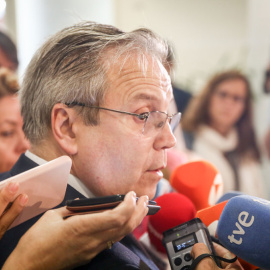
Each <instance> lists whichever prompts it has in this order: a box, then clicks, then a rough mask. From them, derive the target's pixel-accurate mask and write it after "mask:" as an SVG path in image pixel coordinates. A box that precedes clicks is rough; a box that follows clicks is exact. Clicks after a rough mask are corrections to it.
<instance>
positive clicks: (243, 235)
mask: <svg viewBox="0 0 270 270" xmlns="http://www.w3.org/2000/svg"><path fill="white" fill-rule="evenodd" d="M269 224H270V202H269V201H267V200H264V199H261V198H257V197H253V196H248V195H240V196H236V197H234V198H231V199H230V200H229V201H228V203H227V204H226V206H225V207H224V209H223V212H222V214H221V216H220V219H219V222H218V228H217V236H218V239H219V241H220V242H221V243H222V244H223V245H224V246H225V248H227V249H228V250H230V251H231V252H232V253H234V254H235V255H237V256H239V257H240V258H242V259H243V260H245V261H247V262H249V263H251V264H253V265H256V266H258V267H260V268H263V269H270V260H269V258H270V248H269V244H270V226H269Z"/></svg>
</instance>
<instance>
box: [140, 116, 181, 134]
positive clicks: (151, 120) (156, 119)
mask: <svg viewBox="0 0 270 270" xmlns="http://www.w3.org/2000/svg"><path fill="white" fill-rule="evenodd" d="M180 118H181V114H180V113H177V114H174V115H173V116H170V117H168V116H167V114H166V113H164V112H159V111H157V112H150V113H149V116H148V118H147V119H146V121H145V125H144V128H143V134H144V135H146V136H154V135H156V134H157V133H158V132H159V131H160V130H162V129H163V128H164V126H165V125H166V122H167V119H168V121H169V124H170V127H171V130H172V131H174V129H175V128H176V126H177V125H178V124H179V122H180Z"/></svg>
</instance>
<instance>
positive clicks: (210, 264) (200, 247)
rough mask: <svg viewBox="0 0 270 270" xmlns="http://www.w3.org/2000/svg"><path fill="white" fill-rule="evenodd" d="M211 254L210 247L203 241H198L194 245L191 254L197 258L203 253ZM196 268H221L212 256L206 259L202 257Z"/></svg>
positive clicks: (202, 269)
mask: <svg viewBox="0 0 270 270" xmlns="http://www.w3.org/2000/svg"><path fill="white" fill-rule="evenodd" d="M205 253H207V254H211V252H210V251H209V249H208V248H207V246H206V245H205V244H203V243H197V244H195V245H194V246H193V247H192V250H191V253H190V254H191V256H192V257H193V259H194V260H195V259H196V258H197V257H198V256H200V255H202V254H205ZM195 269H196V270H205V269H213V270H214V269H220V268H218V267H217V265H216V263H215V262H214V260H213V259H212V258H211V257H205V258H204V259H202V260H201V261H200V262H199V264H198V266H197V267H196V268H195Z"/></svg>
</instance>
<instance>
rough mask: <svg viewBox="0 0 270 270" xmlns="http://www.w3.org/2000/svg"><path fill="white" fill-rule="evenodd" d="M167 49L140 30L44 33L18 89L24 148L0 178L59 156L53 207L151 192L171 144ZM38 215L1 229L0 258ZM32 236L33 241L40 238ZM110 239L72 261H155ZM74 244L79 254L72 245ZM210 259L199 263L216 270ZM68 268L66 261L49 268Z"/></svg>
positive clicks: (82, 28) (96, 265)
mask: <svg viewBox="0 0 270 270" xmlns="http://www.w3.org/2000/svg"><path fill="white" fill-rule="evenodd" d="M167 53H168V47H167V45H166V42H164V41H163V40H162V39H161V38H160V37H158V36H157V35H156V34H155V33H153V32H152V31H150V30H148V29H138V30H134V31H132V32H123V31H121V30H119V29H117V28H115V27H113V26H109V25H101V24H96V23H92V22H85V23H80V24H78V25H74V26H71V27H68V28H65V29H63V30H62V31H60V32H58V33H56V34H55V35H53V36H52V37H51V38H50V39H49V40H48V41H47V42H45V44H44V45H43V46H42V47H41V48H40V49H39V50H38V51H37V53H36V54H35V55H34V57H33V59H32V60H31V62H30V64H29V66H28V68H27V70H26V73H25V77H24V81H23V84H22V86H21V90H20V97H21V108H22V116H23V119H24V126H23V130H24V132H25V134H26V137H27V138H28V139H29V141H30V143H31V147H30V150H29V151H27V152H26V154H23V155H22V156H21V157H20V158H19V160H18V162H17V163H16V164H15V165H14V167H13V168H12V169H11V171H9V172H7V173H4V174H2V175H1V176H0V179H1V180H3V179H6V178H8V177H10V176H13V175H16V174H19V173H21V172H24V171H26V170H29V169H31V168H34V167H35V166H38V165H41V164H43V163H45V162H48V161H49V160H52V159H55V158H57V157H59V156H62V155H67V156H69V157H70V158H71V159H72V168H71V174H70V177H69V181H68V187H67V190H66V194H65V198H64V201H63V203H62V204H61V205H63V204H64V203H65V201H66V200H68V199H69V200H70V199H75V198H83V197H94V196H105V195H112V194H126V193H128V192H129V191H130V190H133V191H135V192H136V194H137V196H143V195H148V197H149V198H152V197H153V196H154V195H155V191H156V186H157V183H158V181H159V180H160V179H161V178H162V172H161V170H162V169H163V168H164V167H165V166H166V150H167V149H168V148H171V147H173V146H174V145H175V137H174V135H173V133H172V131H173V129H174V127H175V126H176V125H177V124H178V123H179V120H180V114H179V113H175V114H174V115H168V114H167V113H166V112H167V110H168V107H169V104H170V101H171V99H172V98H173V94H172V87H171V81H170V77H169V75H168V73H167V71H166V69H165V68H164V65H165V62H166V56H167ZM139 201H140V202H144V201H145V200H143V201H142V200H139ZM39 218H40V217H35V218H33V219H30V220H28V221H26V222H24V223H22V224H20V225H19V226H17V227H14V228H12V229H10V230H9V231H8V232H6V234H5V235H4V236H3V238H2V239H1V241H0V264H1V265H2V264H3V262H4V261H5V260H6V258H7V257H8V256H9V254H10V253H11V252H12V250H13V249H14V248H15V246H16V244H17V243H18V241H19V239H20V237H21V236H22V235H23V234H24V233H25V232H26V231H27V230H28V229H29V228H30V227H31V226H32V225H33V224H35V223H36V222H37V220H38V219H39ZM47 218H48V215H47ZM72 218H73V217H71V218H70V219H72ZM67 220H69V219H67ZM121 222H126V219H123V220H122V221H121V220H120V221H119V223H120V224H121ZM134 222H135V221H134ZM37 224H38V223H36V224H35V225H34V227H33V228H37V227H36V225H37ZM55 226H56V227H57V223H56V224H55ZM131 227H133V226H132V225H131ZM80 229H81V228H80V226H78V231H80ZM74 231H75V233H76V230H74ZM46 232H47V233H49V234H50V233H52V231H51V230H46ZM43 233H44V232H43ZM27 234H28V232H27V233H26V235H27ZM28 237H29V234H28ZM40 237H41V239H40V245H46V243H43V242H44V241H45V240H44V238H43V237H42V234H41V235H40ZM68 237H69V235H68V234H66V238H68ZM24 239H25V238H24ZM26 239H27V238H26ZM30 239H31V237H30ZM45 239H46V238H45ZM111 240H112V241H109V242H108V249H106V250H104V251H102V252H101V253H99V254H98V255H97V256H96V257H95V258H94V259H92V260H91V262H86V261H84V262H83V263H84V265H83V266H79V268H78V269H102V270H104V269H110V270H120V269H142V270H143V269H153V270H154V269H155V270H157V269H158V268H157V266H156V265H155V264H154V263H153V261H152V260H151V259H150V257H149V255H148V253H147V252H146V251H145V250H144V247H143V246H141V245H140V243H138V242H137V241H136V239H134V237H132V236H131V235H128V236H126V237H125V238H123V239H122V240H121V241H120V242H117V239H111ZM113 242H117V243H115V244H113ZM61 243H62V241H59V245H61ZM90 244H91V243H90ZM112 244H113V245H112ZM29 245H31V241H29ZM19 246H20V242H19ZM194 247H195V246H194ZM57 248H58V247H57V246H55V249H57ZM73 248H74V247H73ZM77 248H78V257H79V258H78V261H81V260H82V258H81V257H80V256H82V257H84V256H83V255H82V254H81V253H80V251H81V246H80V245H79V246H77ZM51 252H55V250H54V249H52V250H51ZM205 252H209V250H207V249H206V246H199V247H198V248H197V249H196V248H195V249H194V257H197V256H199V255H200V254H201V253H205ZM44 257H46V254H45V255H44ZM36 259H37V258H36V257H35V256H33V260H36ZM38 259H40V260H43V258H38ZM56 260H57V259H56ZM205 260H206V261H207V259H205ZM210 260H211V259H210ZM206 263H209V261H208V262H206ZM41 264H42V263H41ZM210 264H211V263H210ZM210 264H209V268H208V269H218V268H217V267H216V268H214V267H213V262H212V265H210ZM202 265H204V264H202ZM68 266H69V268H70V265H69V262H67V263H66V264H65V265H58V267H52V268H53V269H55V268H57V269H62V268H67V267H68ZM203 267H204V266H203ZM26 268H27V267H24V269H26ZM73 268H74V267H73ZM27 269H29V268H27ZM31 269H37V267H36V268H31ZM38 269H48V267H43V268H42V267H38ZM203 269H207V268H206V267H204V268H203ZM231 269H234V268H231Z"/></svg>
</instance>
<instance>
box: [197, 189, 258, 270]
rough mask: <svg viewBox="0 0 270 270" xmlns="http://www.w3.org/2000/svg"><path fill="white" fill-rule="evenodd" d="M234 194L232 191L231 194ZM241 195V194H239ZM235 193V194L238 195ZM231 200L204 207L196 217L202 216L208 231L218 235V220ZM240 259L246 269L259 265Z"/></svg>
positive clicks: (249, 269)
mask: <svg viewBox="0 0 270 270" xmlns="http://www.w3.org/2000/svg"><path fill="white" fill-rule="evenodd" d="M226 194H227V193H226ZM230 195H232V193H231V194H230ZM238 195H239V194H238ZM238 195H236V194H235V196H238ZM229 197H231V198H232V197H233V196H228V195H226V196H224V198H229ZM228 201H229V200H227V201H223V202H220V203H218V204H216V205H214V206H210V207H208V208H205V209H202V210H200V211H198V212H197V214H196V217H198V218H200V219H201V221H202V222H203V223H204V224H205V225H206V226H207V227H208V231H209V233H210V235H211V236H213V237H217V233H216V232H217V227H218V222H219V218H220V216H221V214H222V211H223V209H224V207H225V205H226V204H227V202H228ZM238 260H239V261H240V263H241V265H242V266H243V267H244V269H245V270H254V269H257V268H258V267H256V266H254V265H252V264H250V263H247V262H246V261H244V260H242V258H240V257H238Z"/></svg>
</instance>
